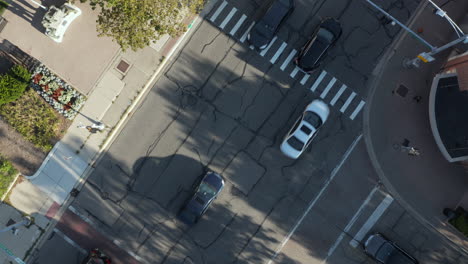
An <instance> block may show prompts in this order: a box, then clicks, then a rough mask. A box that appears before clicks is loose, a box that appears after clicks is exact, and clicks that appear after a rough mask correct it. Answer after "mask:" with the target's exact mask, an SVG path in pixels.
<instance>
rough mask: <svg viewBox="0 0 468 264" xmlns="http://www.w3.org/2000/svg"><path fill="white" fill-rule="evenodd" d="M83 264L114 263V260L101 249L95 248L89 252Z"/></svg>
mask: <svg viewBox="0 0 468 264" xmlns="http://www.w3.org/2000/svg"><path fill="white" fill-rule="evenodd" d="M83 264H112V261H111V259H110V258H109V257H108V256H106V254H104V253H103V252H102V251H101V250H99V249H98V248H95V249H93V250H91V251H90V252H89V254H88V256H87V257H86V258H85V260H84V261H83Z"/></svg>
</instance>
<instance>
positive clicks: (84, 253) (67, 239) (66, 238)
mask: <svg viewBox="0 0 468 264" xmlns="http://www.w3.org/2000/svg"><path fill="white" fill-rule="evenodd" d="M54 232H55V233H57V235H59V236H61V237H62V238H63V240H65V241H66V242H67V243H68V244H70V245H72V246H73V247H74V248H76V249H78V250H79V251H80V252H81V253H83V255H86V254H88V252H86V250H84V249H83V248H82V247H80V246H79V245H78V244H77V243H76V242H75V241H73V240H71V238H69V237H68V236H67V235H65V234H64V233H62V231H60V230H58V229H57V228H54Z"/></svg>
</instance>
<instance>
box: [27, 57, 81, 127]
mask: <svg viewBox="0 0 468 264" xmlns="http://www.w3.org/2000/svg"><path fill="white" fill-rule="evenodd" d="M31 86H32V87H33V88H34V90H36V91H37V93H38V94H40V95H41V96H42V98H44V100H45V101H46V102H48V103H49V104H50V105H51V106H52V107H53V108H54V109H55V110H57V112H59V113H60V114H62V115H63V116H65V117H66V118H68V119H73V118H74V117H75V115H76V114H77V113H78V110H79V109H80V108H81V106H82V105H83V103H84V102H85V100H86V98H85V97H84V95H82V94H80V93H79V92H78V91H76V90H75V89H74V88H73V87H71V86H70V85H68V84H67V83H65V82H64V81H63V80H62V79H60V78H59V77H57V76H56V75H55V74H53V73H52V72H51V71H50V70H49V69H47V67H46V66H44V65H39V66H37V67H36V69H34V72H33V74H32V84H31Z"/></svg>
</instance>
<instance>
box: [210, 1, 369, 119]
mask: <svg viewBox="0 0 468 264" xmlns="http://www.w3.org/2000/svg"><path fill="white" fill-rule="evenodd" d="M208 20H209V21H210V22H211V23H213V24H214V25H215V26H216V27H218V28H219V29H221V30H222V31H224V32H226V33H227V34H229V35H230V36H232V37H233V38H234V39H237V40H238V41H239V42H240V43H244V44H247V41H246V40H247V36H248V34H249V32H250V30H251V29H252V27H253V26H254V25H255V21H252V20H251V19H249V18H248V16H247V15H245V14H242V13H241V12H239V10H238V9H237V8H236V7H233V6H231V5H230V4H229V3H228V2H227V1H225V0H223V1H221V2H220V3H218V4H217V6H215V8H214V9H213V10H212V13H211V14H210V15H209V16H208ZM249 48H250V49H251V50H254V48H253V46H250V47H249ZM285 54H288V55H287V56H286V55H285ZM297 54H298V50H296V49H294V48H293V47H292V46H291V45H288V43H286V42H285V41H284V40H282V39H280V38H278V36H275V37H274V38H273V39H272V41H271V42H270V44H269V45H268V46H267V47H266V48H265V49H263V50H262V51H260V52H259V55H260V56H262V57H264V58H265V59H267V60H268V61H269V62H270V63H271V64H273V65H278V66H279V68H280V70H281V71H284V72H286V73H288V75H289V76H290V77H291V78H292V79H298V80H299V79H300V82H299V83H300V84H301V85H302V86H304V87H305V88H307V87H310V88H309V89H310V91H311V92H313V93H316V94H317V95H319V96H320V98H321V99H322V100H324V101H325V102H327V103H328V104H330V105H331V106H333V107H335V109H336V110H339V111H340V113H342V114H343V115H346V116H348V118H349V119H350V120H355V119H356V117H357V116H359V114H360V113H361V112H362V110H363V108H364V106H365V104H366V102H365V101H364V100H363V99H360V98H359V96H358V94H357V93H356V92H354V91H353V90H352V89H351V88H350V87H348V86H347V85H346V84H345V83H343V82H341V81H340V80H338V79H337V78H335V77H334V76H332V75H331V74H330V73H328V72H326V71H325V70H323V71H321V72H320V75H319V76H318V77H317V78H313V77H312V76H313V75H310V74H307V73H304V72H302V71H301V70H300V69H299V67H297V66H296V65H294V64H293V59H294V57H295V56H297ZM282 57H283V58H284V59H282Z"/></svg>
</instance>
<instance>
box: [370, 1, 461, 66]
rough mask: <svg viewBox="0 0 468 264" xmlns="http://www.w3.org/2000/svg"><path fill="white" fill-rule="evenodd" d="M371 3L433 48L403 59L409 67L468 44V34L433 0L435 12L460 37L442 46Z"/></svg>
mask: <svg viewBox="0 0 468 264" xmlns="http://www.w3.org/2000/svg"><path fill="white" fill-rule="evenodd" d="M366 1H367V2H368V3H369V4H371V5H372V6H373V7H374V8H375V9H377V10H379V11H380V12H382V13H383V14H384V15H385V16H387V17H388V18H390V19H391V20H392V21H393V22H395V23H396V24H398V25H399V26H401V27H402V28H403V29H404V30H406V31H407V32H408V33H410V34H411V35H412V36H413V37H415V38H416V39H418V40H419V41H421V42H422V43H423V44H424V45H426V46H427V47H428V48H430V49H431V51H430V52H421V53H420V54H419V55H418V56H417V57H416V58H414V59H405V60H404V61H403V66H405V67H407V68H413V67H419V65H420V63H421V61H422V62H431V61H434V60H435V59H434V57H433V56H434V55H436V54H437V53H439V52H442V51H444V50H446V49H448V48H450V47H453V46H455V45H457V44H459V43H462V42H463V43H465V44H467V43H468V35H467V34H465V33H464V32H463V31H462V30H461V29H460V27H459V26H458V25H457V24H455V22H453V20H452V19H451V18H450V17H449V16H448V15H447V13H446V12H445V11H444V10H442V9H441V8H440V7H438V6H437V5H436V4H435V3H434V2H432V0H428V1H429V2H430V3H431V4H432V5H433V6H434V7H435V8H436V11H435V14H437V15H439V16H441V17H443V18H445V19H446V20H447V21H448V22H449V24H450V25H451V26H452V27H453V29H454V30H455V32H456V33H457V36H458V39H455V40H453V41H451V42H449V43H447V44H445V45H442V46H440V47H435V46H432V45H431V44H430V43H429V42H427V41H426V40H425V39H423V38H422V37H421V36H419V35H418V34H416V33H415V32H414V31H412V30H411V29H410V28H408V27H407V26H405V25H404V24H403V23H401V22H400V21H398V20H397V19H396V18H394V17H393V16H391V15H390V14H389V13H387V12H386V11H385V10H383V9H382V8H381V7H380V6H378V5H376V4H375V3H373V2H372V1H371V0H366Z"/></svg>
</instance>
